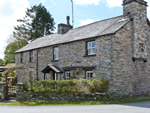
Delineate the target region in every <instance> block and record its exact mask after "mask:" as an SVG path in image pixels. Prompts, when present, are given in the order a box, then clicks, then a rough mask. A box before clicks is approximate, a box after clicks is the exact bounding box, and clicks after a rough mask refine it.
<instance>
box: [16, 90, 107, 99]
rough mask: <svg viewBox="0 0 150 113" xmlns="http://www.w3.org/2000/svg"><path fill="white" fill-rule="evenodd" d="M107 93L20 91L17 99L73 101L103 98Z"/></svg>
mask: <svg viewBox="0 0 150 113" xmlns="http://www.w3.org/2000/svg"><path fill="white" fill-rule="evenodd" d="M106 97H107V95H106V94H105V93H100V94H95V95H92V94H81V95H78V94H75V95H73V94H70V93H63V94H57V93H56V92H46V93H41V92H18V93H17V100H25V99H48V100H72V101H80V100H102V99H105V98H106Z"/></svg>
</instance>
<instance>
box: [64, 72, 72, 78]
mask: <svg viewBox="0 0 150 113" xmlns="http://www.w3.org/2000/svg"><path fill="white" fill-rule="evenodd" d="M70 76H71V72H70V71H66V72H65V79H66V80H70Z"/></svg>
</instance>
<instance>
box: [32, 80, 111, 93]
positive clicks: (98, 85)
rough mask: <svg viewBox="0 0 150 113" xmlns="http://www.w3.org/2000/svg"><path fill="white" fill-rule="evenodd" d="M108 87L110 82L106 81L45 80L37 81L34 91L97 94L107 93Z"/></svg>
mask: <svg viewBox="0 0 150 113" xmlns="http://www.w3.org/2000/svg"><path fill="white" fill-rule="evenodd" d="M108 86H109V85H108V81H107V80H104V79H90V80H88V79H80V80H76V79H73V80H62V81H55V80H43V81H35V83H34V84H33V87H32V90H34V91H37V92H57V93H73V94H75V93H91V94H93V93H95V92H107V90H108Z"/></svg>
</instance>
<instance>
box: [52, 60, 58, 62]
mask: <svg viewBox="0 0 150 113" xmlns="http://www.w3.org/2000/svg"><path fill="white" fill-rule="evenodd" d="M58 61H59V60H52V61H51V62H58Z"/></svg>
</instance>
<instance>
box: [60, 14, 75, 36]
mask: <svg viewBox="0 0 150 113" xmlns="http://www.w3.org/2000/svg"><path fill="white" fill-rule="evenodd" d="M66 19H67V24H63V23H60V24H58V34H65V33H67V32H68V31H69V30H70V29H72V28H73V27H72V26H71V25H70V17H69V16H67V17H66Z"/></svg>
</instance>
